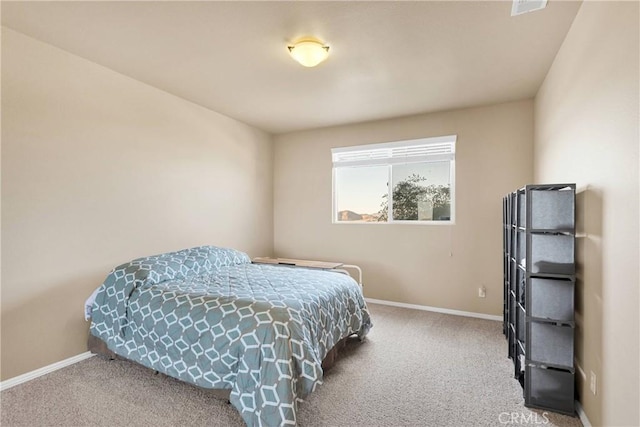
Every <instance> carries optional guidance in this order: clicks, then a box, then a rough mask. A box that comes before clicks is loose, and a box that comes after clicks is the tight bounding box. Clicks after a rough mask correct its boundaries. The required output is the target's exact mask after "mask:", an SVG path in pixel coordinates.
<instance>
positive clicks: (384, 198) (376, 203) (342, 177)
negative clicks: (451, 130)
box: [331, 135, 456, 224]
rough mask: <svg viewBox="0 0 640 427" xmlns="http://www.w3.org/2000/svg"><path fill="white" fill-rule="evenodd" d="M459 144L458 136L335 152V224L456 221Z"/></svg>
mask: <svg viewBox="0 0 640 427" xmlns="http://www.w3.org/2000/svg"><path fill="white" fill-rule="evenodd" d="M455 144H456V136H455V135H452V136H443V137H437V138H424V139H414V140H409V141H399V142H390V143H384V144H369V145H359V146H355V147H344V148H333V149H332V150H331V155H332V158H333V222H334V223H391V222H393V223H410V224H415V223H434V222H436V221H442V222H453V218H454V185H453V184H454V179H453V178H454V175H455V174H454V171H455V170H454V161H455Z"/></svg>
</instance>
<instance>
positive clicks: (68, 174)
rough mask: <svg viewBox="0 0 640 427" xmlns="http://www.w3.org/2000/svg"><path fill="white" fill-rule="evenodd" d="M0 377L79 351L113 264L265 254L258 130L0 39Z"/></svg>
mask: <svg viewBox="0 0 640 427" xmlns="http://www.w3.org/2000/svg"><path fill="white" fill-rule="evenodd" d="M2 125H3V126H2V267H3V270H2V308H1V310H2V355H1V357H2V379H3V380H4V379H7V378H11V377H14V376H16V375H19V374H22V373H24V372H27V371H31V370H33V369H36V368H39V367H42V366H45V365H47V364H50V363H53V362H57V361H60V360H62V359H65V358H67V357H70V356H74V355H77V354H79V353H82V352H84V351H86V345H85V342H86V337H87V330H88V324H87V323H86V322H85V321H84V319H83V317H82V306H83V303H84V300H85V298H86V297H88V296H89V294H90V293H91V292H92V291H93V289H94V288H95V287H97V286H98V285H99V284H100V283H101V282H102V280H103V279H104V278H105V276H106V275H107V273H108V272H109V270H110V269H111V268H112V267H114V266H115V265H117V264H119V263H122V262H125V261H127V260H129V259H131V258H134V257H139V256H143V255H151V254H154V253H160V252H165V251H171V250H177V249H181V248H185V247H191V246H197V245H202V244H213V245H219V246H229V247H235V248H238V249H241V250H244V251H247V252H248V253H249V254H250V255H252V256H257V255H269V254H270V253H271V251H272V242H273V227H272V224H273V196H272V142H271V137H270V136H269V135H268V134H266V133H264V132H262V131H259V130H256V129H254V128H252V127H249V126H247V125H244V124H242V123H239V122H237V121H235V120H232V119H229V118H227V117H225V116H222V115H220V114H217V113H214V112H212V111H210V110H207V109H204V108H202V107H199V106H197V105H195V104H192V103H190V102H187V101H184V100H182V99H180V98H177V97H174V96H172V95H169V94H167V93H165V92H162V91H160V90H157V89H155V88H152V87H150V86H148V85H145V84H142V83H140V82H138V81H136V80H133V79H130V78H128V77H125V76H122V75H120V74H117V73H115V72H113V71H111V70H109V69H106V68H104V67H101V66H98V65H96V64H94V63H92V62H89V61H86V60H84V59H81V58H79V57H77V56H74V55H71V54H68V53H66V52H64V51H61V50H59V49H56V48H54V47H52V46H50V45H47V44H44V43H41V42H39V41H36V40H34V39H31V38H28V37H26V36H23V35H21V34H19V33H16V32H14V31H11V30H5V29H3V32H2Z"/></svg>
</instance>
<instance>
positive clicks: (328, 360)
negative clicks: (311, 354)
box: [87, 334, 349, 403]
mask: <svg viewBox="0 0 640 427" xmlns="http://www.w3.org/2000/svg"><path fill="white" fill-rule="evenodd" d="M348 339H349V337H346V338H343V339H341V340H340V341H338V343H337V344H336V345H334V346H333V348H332V349H331V350H329V352H328V353H327V355H326V356H325V357H324V359H322V370H323V371H324V372H327V371H328V370H329V369H331V368H332V367H333V366H334V365H335V364H336V361H337V360H338V354H339V352H340V350H342V349H344V347H345V346H346V345H347V340H348ZM87 347H88V350H89V351H90V352H91V353H93V354H95V355H97V356H98V357H100V358H101V359H105V360H126V361H128V362H131V363H136V362H134V361H132V360H129V359H127V358H126V357H122V356H120V355H118V354H116V353H114V352H113V351H111V350H109V347H107V343H105V342H104V341H102V340H101V339H100V338H98V337H95V336H93V335H91V334H89V339H88V340H87ZM140 366H144V365H140ZM144 368H146V369H151V368H148V367H146V366H144ZM154 373H156V374H158V373H159V372H158V371H155V370H154ZM192 385H193V386H194V387H198V386H196V385H194V384H192ZM202 389H203V390H207V391H209V392H211V393H212V394H213V395H215V396H217V397H221V398H224V399H227V403H229V402H228V401H229V394H230V393H231V390H228V389H215V388H214V389H205V388H202Z"/></svg>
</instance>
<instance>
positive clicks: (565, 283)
mask: <svg viewBox="0 0 640 427" xmlns="http://www.w3.org/2000/svg"><path fill="white" fill-rule="evenodd" d="M575 190H576V186H575V184H553V185H527V186H525V187H524V188H521V189H519V190H517V191H514V192H513V193H510V194H508V195H507V196H506V197H505V198H504V199H503V206H502V212H503V247H504V250H503V269H504V271H503V272H504V305H503V311H504V323H503V332H504V334H505V336H506V337H507V340H508V346H509V347H508V355H509V358H511V359H512V360H513V364H514V376H515V378H516V379H517V380H518V381H519V382H520V384H521V385H522V387H523V389H524V401H525V405H526V406H528V407H533V408H541V409H546V410H551V411H555V412H560V413H564V414H570V415H575V406H574V404H575V365H574V361H573V356H574V336H575V333H574V332H575V319H574V312H575V310H574V306H575V284H576V279H575Z"/></svg>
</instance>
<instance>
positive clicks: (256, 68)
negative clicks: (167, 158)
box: [2, 0, 580, 133]
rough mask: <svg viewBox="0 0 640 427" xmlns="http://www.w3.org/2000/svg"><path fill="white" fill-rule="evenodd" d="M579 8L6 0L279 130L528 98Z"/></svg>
mask: <svg viewBox="0 0 640 427" xmlns="http://www.w3.org/2000/svg"><path fill="white" fill-rule="evenodd" d="M579 6H580V3H579V2H576V1H554V0H550V1H549V2H548V5H547V8H546V9H544V10H542V11H538V12H532V13H528V14H524V15H520V16H516V17H511V16H510V11H511V2H508V1H475V2H468V1H467V2H465V1H439V2H435V1H411V2H399V1H391V2H381V1H348V2H328V1H320V2H306V1H300V2H286V1H284V2H270V1H259V2H243V1H230V2H205V1H196V2H185V1H172V2H148V1H141V2H91V1H88V2H87V1H85V2H8V1H2V24H3V25H5V26H7V27H9V28H12V29H14V30H17V31H20V32H22V33H24V34H27V35H29V36H32V37H34V38H37V39H40V40H42V41H45V42H47V43H50V44H52V45H55V46H58V47H60V48H62V49H65V50H67V51H69V52H72V53H74V54H76V55H79V56H81V57H84V58H87V59H89V60H91V61H94V62H96V63H98V64H101V65H104V66H106V67H108V68H111V69H113V70H115V71H118V72H120V73H122V74H125V75H127V76H130V77H133V78H135V79H137V80H140V81H142V82H145V83H148V84H150V85H153V86H155V87H157V88H160V89H163V90H165V91H167V92H170V93H172V94H174V95H177V96H180V97H182V98H185V99H188V100H190V101H193V102H195V103H197V104H200V105H202V106H205V107H208V108H210V109H212V110H215V111H217V112H219V113H222V114H225V115H227V116H230V117H233V118H235V119H238V120H240V121H243V122H245V123H248V124H251V125H254V126H256V127H258V128H261V129H264V130H266V131H269V132H273V133H282V132H289V131H293V130H301V129H309V128H316V127H323V126H331V125H337V124H344V123H353V122H360V121H368V120H375V119H382V118H389V117H397V116H404V115H409V114H416V113H422V112H430V111H440V110H448V109H453V108H461V107H469V106H476V105H482V104H489V103H496V102H502V101H509V100H515V99H523V98H527V97H532V96H533V95H535V93H536V91H537V89H538V88H539V87H540V84H541V83H542V80H543V79H544V76H545V75H546V73H547V71H548V69H549V66H550V65H551V62H552V61H553V58H554V57H555V55H556V52H557V51H558V49H559V47H560V45H561V43H562V41H563V40H564V37H565V35H566V33H567V31H568V30H569V27H570V25H571V23H572V22H573V19H574V17H575V15H576V13H577V10H578V8H579ZM308 35H314V36H316V37H319V38H320V39H322V40H323V41H325V42H326V43H327V44H329V45H330V47H331V52H330V53H331V54H330V56H329V59H328V60H327V61H326V62H325V63H323V64H321V65H320V66H318V67H317V68H312V69H308V68H304V67H302V66H300V65H298V64H297V63H295V62H293V61H292V60H291V58H290V57H289V55H288V53H287V49H286V46H287V43H290V42H292V41H295V39H297V38H299V37H301V36H308Z"/></svg>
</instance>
